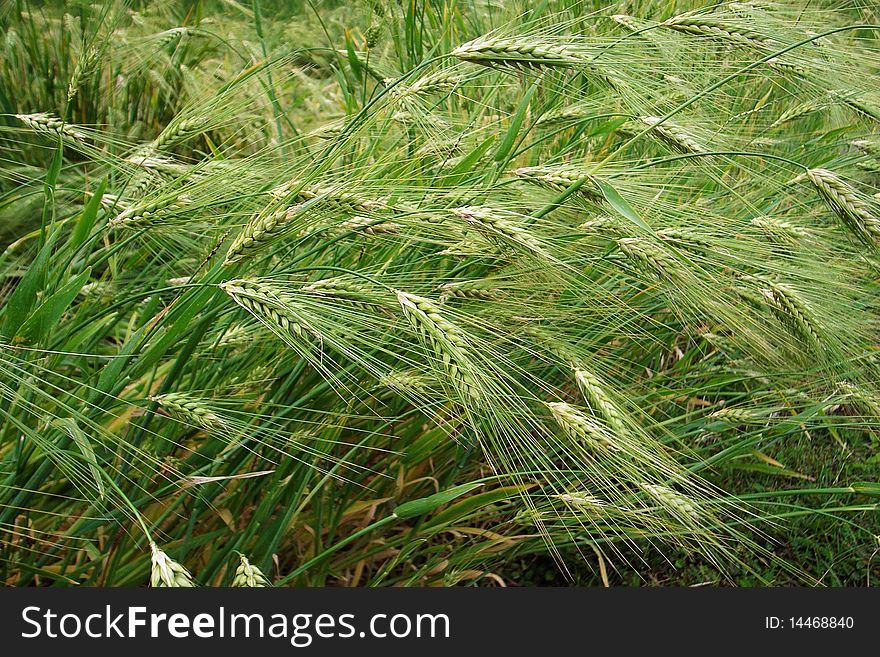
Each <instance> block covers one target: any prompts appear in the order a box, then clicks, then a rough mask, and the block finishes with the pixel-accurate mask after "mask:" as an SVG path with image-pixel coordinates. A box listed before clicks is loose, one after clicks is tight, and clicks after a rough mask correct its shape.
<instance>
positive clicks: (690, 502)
mask: <svg viewBox="0 0 880 657" xmlns="http://www.w3.org/2000/svg"><path fill="white" fill-rule="evenodd" d="M878 14H880V12H878V7H877V5H876V3H873V2H867V1H865V2H861V1H858V0H821V1H819V2H812V3H804V2H795V1H788V0H785V1H783V2H779V3H774V2H762V1H757V2H730V3H723V4H719V5H712V6H710V5H708V4H703V3H697V2H692V1H689V0H688V1H681V2H657V1H654V0H644V1H640V0H632V1H626V0H622V1H620V2H613V3H600V2H595V3H594V2H582V1H571V0H568V1H567V0H544V1H543V2H537V3H535V2H502V1H500V0H495V1H493V0H472V1H465V0H460V1H457V0H444V1H441V0H435V1H431V2H416V1H413V2H405V1H401V0H395V1H389V2H365V3H359V4H354V5H353V4H352V3H337V2H321V1H319V0H315V1H314V2H305V3H300V2H278V3H275V2H266V1H262V2H260V1H259V0H254V2H252V3H247V2H236V1H234V0H204V1H200V0H160V1H157V2H135V1H131V2H113V1H108V2H104V3H94V2H86V1H84V0H83V1H73V2H65V3H60V2H44V3H40V2H24V1H22V0H16V1H15V2H5V3H3V5H2V7H0V49H2V55H0V112H2V114H0V418H2V422H0V578H2V580H3V581H5V582H6V583H7V584H8V585H16V586H25V585H43V586H68V585H107V586H123V585H142V584H146V583H148V582H152V583H153V584H154V585H190V584H192V583H193V582H194V583H196V584H198V585H229V584H230V583H234V584H235V585H249V586H253V585H265V584H272V585H334V586H337V585H338V586H434V585H481V586H482V585H488V586H492V585H499V586H501V585H529V584H567V583H576V584H581V585H602V584H605V585H609V584H611V585H614V584H649V585H669V584H678V585H691V584H720V585H725V584H739V585H767V584H772V585H780V584H819V585H874V584H876V582H877V578H878V577H880V557H878V552H880V519H878V514H877V497H878V495H880V483H878V482H880V451H878V449H880V438H878V436H880V433H878V429H880V397H878V391H880V377H878V373H880V362H878V353H877V347H878V323H877V320H878V315H877V311H878V301H880V296H878V275H880V258H878V244H880V127H878V124H880V94H878V91H877V89H878V88H880V85H878V82H880V49H878V41H877V37H878V34H880V32H878V30H880V25H878V24H880V15H878Z"/></svg>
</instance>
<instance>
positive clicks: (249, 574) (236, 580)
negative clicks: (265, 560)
mask: <svg viewBox="0 0 880 657" xmlns="http://www.w3.org/2000/svg"><path fill="white" fill-rule="evenodd" d="M239 557H240V558H241V563H239V565H238V568H236V569H235V576H234V577H233V578H232V586H233V587H235V588H262V587H266V586H269V580H268V579H266V576H265V575H264V574H263V571H261V570H260V569H259V568H257V567H256V566H255V565H253V564H252V563H251V562H250V561H248V560H247V557H245V556H244V555H243V554H240V555H239Z"/></svg>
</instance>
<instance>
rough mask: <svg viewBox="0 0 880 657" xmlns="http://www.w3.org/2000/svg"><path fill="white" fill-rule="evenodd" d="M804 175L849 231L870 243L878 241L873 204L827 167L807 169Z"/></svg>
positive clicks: (879, 227)
mask: <svg viewBox="0 0 880 657" xmlns="http://www.w3.org/2000/svg"><path fill="white" fill-rule="evenodd" d="M806 175H807V178H809V180H810V182H811V183H813V186H814V187H815V188H816V189H817V190H818V192H819V195H820V196H821V197H822V198H823V199H824V200H825V202H826V203H827V204H828V205H829V206H830V207H831V209H832V210H833V211H834V212H835V213H836V214H837V216H838V217H840V219H841V220H842V221H843V223H844V225H845V226H847V227H848V228H849V229H850V230H851V231H852V232H854V233H855V234H856V236H858V237H859V238H860V239H862V240H863V241H866V242H869V243H878V242H880V218H878V216H877V214H876V212H877V211H876V208H875V207H874V204H872V203H869V202H868V201H865V200H864V199H863V198H862V197H861V196H860V195H859V193H858V192H857V191H856V190H855V189H854V188H853V187H852V186H851V185H849V184H847V183H845V182H844V181H843V180H841V179H840V178H839V177H838V176H837V174H835V173H833V172H832V171H829V170H828V169H809V170H808V171H807V174H806Z"/></svg>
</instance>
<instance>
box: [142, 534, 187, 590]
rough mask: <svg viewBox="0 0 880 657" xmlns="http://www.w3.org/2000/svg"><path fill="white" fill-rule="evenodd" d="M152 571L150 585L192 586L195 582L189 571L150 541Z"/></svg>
mask: <svg viewBox="0 0 880 657" xmlns="http://www.w3.org/2000/svg"><path fill="white" fill-rule="evenodd" d="M150 553H151V564H152V572H151V574H150V585H151V586H153V587H172V588H191V587H193V586H195V584H193V580H192V576H191V575H190V574H189V571H188V570H187V569H186V568H184V567H183V566H181V565H180V564H179V563H177V562H176V561H174V560H173V559H171V558H169V556H168V555H167V554H165V553H164V552H163V551H162V550H160V549H159V548H158V547H157V546H156V544H155V543H153V542H150Z"/></svg>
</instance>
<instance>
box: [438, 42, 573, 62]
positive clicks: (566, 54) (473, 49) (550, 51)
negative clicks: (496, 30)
mask: <svg viewBox="0 0 880 657" xmlns="http://www.w3.org/2000/svg"><path fill="white" fill-rule="evenodd" d="M452 56H453V57H456V58H457V59H460V60H462V61H465V62H472V63H474V64H482V65H483V66H492V67H509V68H518V69H519V68H541V67H572V66H578V65H580V64H583V63H584V59H583V57H581V56H579V55H578V53H577V52H575V51H574V50H572V49H571V48H569V47H566V46H563V45H557V44H552V43H540V42H537V41H535V40H534V39H531V40H530V39H528V38H524V37H523V38H517V39H510V38H499V37H487V36H483V37H480V38H478V39H474V40H473V41H470V42H468V43H465V44H462V45H460V46H458V47H457V48H456V49H455V50H453V51H452Z"/></svg>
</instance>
